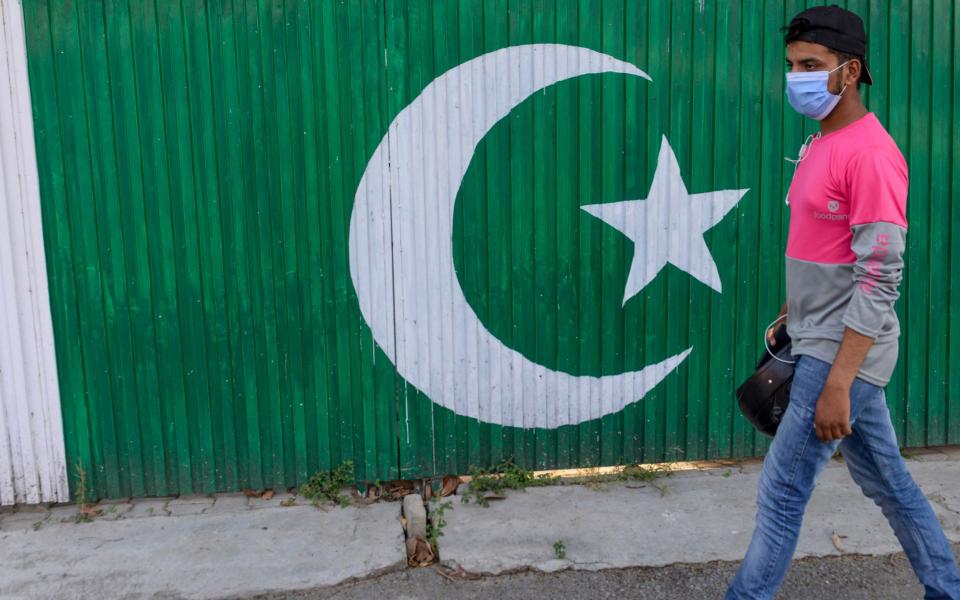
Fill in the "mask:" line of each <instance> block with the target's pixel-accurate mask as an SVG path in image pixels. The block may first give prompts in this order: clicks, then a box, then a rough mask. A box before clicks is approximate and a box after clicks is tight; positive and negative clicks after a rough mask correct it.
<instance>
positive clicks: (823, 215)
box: [813, 199, 850, 221]
mask: <svg viewBox="0 0 960 600" xmlns="http://www.w3.org/2000/svg"><path fill="white" fill-rule="evenodd" d="M827 210H829V211H830V212H820V211H818V210H815V211H813V218H815V219H820V220H821V221H846V220H848V219H850V215H848V214H837V211H839V210H840V201H839V200H833V199H829V200H828V202H827Z"/></svg>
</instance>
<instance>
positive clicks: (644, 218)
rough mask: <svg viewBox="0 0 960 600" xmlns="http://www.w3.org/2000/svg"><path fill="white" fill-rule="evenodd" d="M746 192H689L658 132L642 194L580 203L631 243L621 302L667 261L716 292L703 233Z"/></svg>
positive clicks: (716, 276)
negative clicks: (646, 189) (642, 196)
mask: <svg viewBox="0 0 960 600" xmlns="http://www.w3.org/2000/svg"><path fill="white" fill-rule="evenodd" d="M747 191H748V190H746V189H742V190H720V191H716V192H705V193H701V194H691V193H689V192H688V191H687V186H686V185H685V184H684V183H683V178H682V177H681V176H680V165H679V163H677V157H676V155H675V154H674V153H673V149H671V148H670V143H669V142H667V138H666V136H664V137H663V139H662V142H661V143H660V153H659V155H658V157H657V170H656V173H654V175H653V183H652V184H651V185H650V193H649V194H647V197H646V199H643V200H624V201H622V202H609V203H606V204H588V205H586V206H581V207H580V208H582V209H583V210H585V211H587V212H588V213H590V214H591V215H593V216H595V217H597V218H598V219H601V220H603V221H604V222H605V223H606V224H608V225H610V226H611V227H613V228H615V229H616V230H617V231H619V232H620V233H622V234H623V235H625V236H627V237H628V238H630V240H631V241H632V242H633V248H634V250H633V262H632V263H631V265H630V274H629V275H628V276H627V285H626V287H625V288H624V291H623V303H624V304H626V303H627V300H629V299H630V298H632V297H633V296H634V295H636V294H637V292H639V291H640V290H642V289H643V288H644V287H645V286H646V285H647V284H648V283H650V282H651V281H652V280H653V278H654V277H656V276H657V273H659V272H660V269H662V268H663V267H665V266H666V265H667V263H671V264H673V265H675V266H676V267H678V268H680V269H683V270H684V271H686V272H687V273H689V274H690V275H692V276H693V277H695V278H697V279H699V280H700V281H702V282H703V283H705V284H706V285H708V286H710V287H711V288H713V289H714V290H716V291H717V292H721V291H722V286H721V284H720V273H719V272H718V271H717V264H716V263H715V262H714V260H713V256H712V255H711V254H710V249H709V248H707V244H706V242H705V241H704V239H703V234H704V232H706V231H707V230H708V229H710V228H711V227H713V226H714V225H716V224H717V223H719V222H720V220H721V219H723V217H724V215H726V214H727V213H728V212H729V211H730V209H732V208H733V207H734V206H736V205H737V202H739V201H740V199H741V198H742V197H743V195H744V194H746V193H747Z"/></svg>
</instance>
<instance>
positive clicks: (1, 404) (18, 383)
mask: <svg viewBox="0 0 960 600" xmlns="http://www.w3.org/2000/svg"><path fill="white" fill-rule="evenodd" d="M67 500H69V491H68V488H67V469H66V458H65V453H64V444H63V424H62V420H61V415H60V393H59V388H58V387H57V364H56V357H55V355H54V346H53V323H52V321H51V316H50V297H49V294H48V291H47V268H46V263H45V259H44V249H43V230H42V227H41V220H40V183H39V180H38V177H37V155H36V151H35V148H34V138H33V113H32V110H31V107H30V88H29V81H28V79H27V49H26V40H25V37H24V27H23V11H22V7H21V5H20V0H0V504H20V503H28V504H34V503H38V502H65V501H67Z"/></svg>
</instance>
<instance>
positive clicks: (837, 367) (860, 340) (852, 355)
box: [827, 327, 873, 390]
mask: <svg viewBox="0 0 960 600" xmlns="http://www.w3.org/2000/svg"><path fill="white" fill-rule="evenodd" d="M872 346H873V338H872V337H869V336H866V335H863V334H862V333H859V332H857V331H855V330H853V329H850V328H849V327H847V328H846V329H845V330H844V332H843V341H842V342H840V350H839V351H838V352H837V357H836V358H835V359H834V361H833V366H832V367H831V368H830V376H829V378H828V379H827V386H829V387H832V388H834V389H843V390H849V389H850V387H851V386H852V385H853V380H854V378H856V376H857V373H859V372H860V365H862V364H863V360H864V359H865V358H866V357H867V352H869V351H870V348H871V347H872Z"/></svg>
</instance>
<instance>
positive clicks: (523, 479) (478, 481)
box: [461, 458, 560, 506]
mask: <svg viewBox="0 0 960 600" xmlns="http://www.w3.org/2000/svg"><path fill="white" fill-rule="evenodd" d="M559 479H560V478H559V477H556V476H551V475H547V474H542V475H534V474H533V471H530V470H527V469H524V468H523V467H520V466H517V465H515V464H514V463H513V460H512V459H509V458H508V459H507V460H505V461H503V462H502V463H500V464H498V465H497V466H495V467H493V468H492V469H489V470H485V469H476V468H473V469H470V485H469V487H468V488H467V491H466V493H465V494H464V495H463V498H462V499H461V500H462V502H464V503H465V504H466V503H469V502H470V501H471V499H473V501H475V502H476V503H477V504H479V505H480V506H489V505H490V502H489V500H490V498H492V497H499V496H501V495H502V493H503V491H504V490H524V489H526V488H528V487H537V486H543V485H552V484H555V483H557V481H559Z"/></svg>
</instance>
